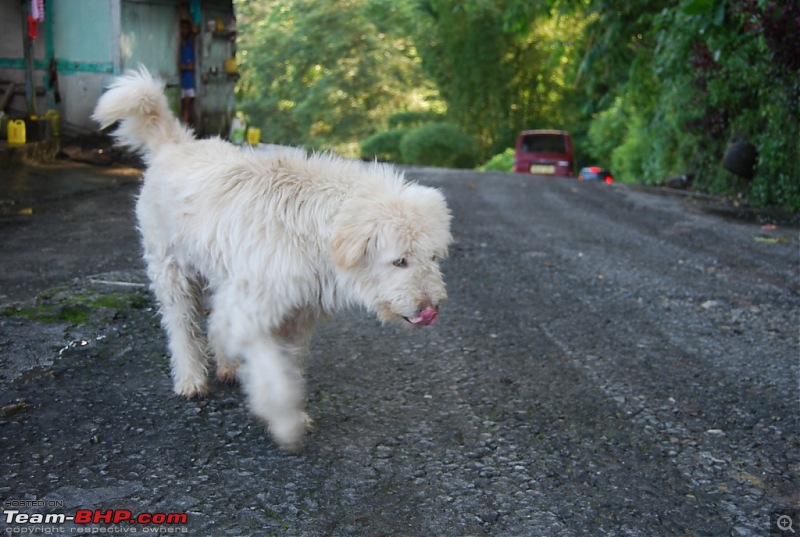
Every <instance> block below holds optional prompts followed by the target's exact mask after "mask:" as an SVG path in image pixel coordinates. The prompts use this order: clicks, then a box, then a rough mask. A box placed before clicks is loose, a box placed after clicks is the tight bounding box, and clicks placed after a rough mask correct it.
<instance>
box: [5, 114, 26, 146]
mask: <svg viewBox="0 0 800 537" xmlns="http://www.w3.org/2000/svg"><path fill="white" fill-rule="evenodd" d="M8 143H9V144H24V143H25V120H24V119H12V120H10V121H9V122H8Z"/></svg>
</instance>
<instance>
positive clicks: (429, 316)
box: [409, 308, 439, 326]
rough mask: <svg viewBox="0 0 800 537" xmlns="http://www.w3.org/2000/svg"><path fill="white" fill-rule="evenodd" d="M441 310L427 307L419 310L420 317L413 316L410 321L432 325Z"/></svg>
mask: <svg viewBox="0 0 800 537" xmlns="http://www.w3.org/2000/svg"><path fill="white" fill-rule="evenodd" d="M438 315H439V312H438V311H437V310H435V309H433V308H425V309H424V310H422V311H421V312H419V317H411V318H410V319H409V321H411V322H412V323H414V324H422V325H426V326H427V325H431V324H433V323H435V322H436V317H437V316H438Z"/></svg>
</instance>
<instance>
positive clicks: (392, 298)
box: [94, 68, 451, 449]
mask: <svg viewBox="0 0 800 537" xmlns="http://www.w3.org/2000/svg"><path fill="white" fill-rule="evenodd" d="M94 118H95V119H96V120H97V121H98V122H99V123H100V124H101V125H102V126H103V127H108V126H110V125H112V124H114V123H116V122H119V126H118V128H117V130H116V132H115V136H116V138H117V140H118V142H119V143H120V144H121V145H124V146H127V147H129V148H132V149H135V150H137V151H139V152H141V153H142V154H143V156H144V158H145V162H146V163H147V170H146V172H145V177H144V185H143V187H142V191H141V195H140V196H139V199H138V202H137V206H136V213H137V217H138V221H139V227H140V231H141V234H142V242H143V246H144V258H145V260H146V263H147V271H148V275H149V277H150V280H151V282H152V288H153V291H154V292H155V294H156V297H157V299H158V301H159V304H160V309H161V316H162V324H163V326H164V328H165V329H166V331H167V334H168V336H169V348H170V352H171V368H172V376H173V380H174V385H175V391H176V393H178V394H179V395H182V396H186V397H193V396H198V395H203V394H205V393H206V392H207V390H208V386H209V383H208V379H207V371H206V370H207V366H208V363H209V360H208V358H207V348H208V347H210V348H211V350H212V351H213V356H214V358H215V360H216V364H217V376H218V377H219V378H220V379H221V380H223V381H231V380H233V379H235V378H236V376H237V369H238V370H239V371H238V377H239V380H240V381H241V382H242V384H243V387H244V389H245V391H246V393H247V395H248V399H249V403H250V406H251V409H252V411H253V413H255V414H256V415H257V416H259V417H260V418H262V419H263V420H265V421H266V422H267V423H268V424H269V427H270V431H271V433H272V435H273V437H274V439H275V440H276V441H277V442H278V444H279V445H280V446H282V447H283V448H285V449H296V448H298V447H299V446H300V445H301V442H302V438H303V435H304V433H305V431H306V430H307V428H308V427H309V425H310V420H309V418H308V416H307V415H306V413H305V412H304V391H303V373H302V368H303V364H302V361H303V357H304V355H305V354H306V353H307V350H308V345H309V342H310V340H311V336H312V333H313V331H314V329H315V327H316V326H317V325H318V323H319V322H320V321H322V320H323V319H325V318H326V317H327V316H329V315H330V314H333V313H334V312H336V311H337V310H340V309H342V308H345V307H348V306H358V305H361V306H364V307H366V308H367V309H369V310H371V311H373V312H375V313H376V314H377V316H378V317H379V318H380V319H381V320H382V321H393V320H399V321H401V322H403V323H404V324H409V322H407V321H412V322H414V323H419V324H428V323H429V322H432V320H435V313H436V311H437V310H438V306H439V304H440V303H441V302H442V301H444V300H445V299H446V292H445V285H444V282H443V280H442V274H441V272H440V270H439V264H438V261H439V259H441V258H443V257H444V256H445V255H446V254H447V248H448V245H449V243H450V242H451V235H450V212H449V210H448V208H447V205H446V203H445V200H444V197H443V196H442V194H441V193H440V192H439V191H438V190H435V189H432V188H428V187H425V186H421V185H418V184H415V183H407V182H405V181H404V180H403V177H402V174H401V173H399V172H398V171H396V170H395V169H393V168H392V167H390V166H388V165H383V164H377V163H373V164H364V163H361V162H357V161H348V160H344V159H341V158H337V157H335V156H332V155H327V154H318V155H313V156H306V154H305V153H304V152H302V151H299V150H296V151H281V152H277V153H275V154H273V155H260V154H258V153H256V152H252V151H250V152H247V151H241V150H240V149H238V148H236V147H235V146H232V145H230V144H228V143H226V142H224V141H222V140H220V139H207V140H196V139H194V136H193V134H192V133H191V131H189V130H187V129H186V128H184V127H183V126H181V125H180V123H179V122H178V121H177V119H176V118H175V117H174V116H173V114H172V113H171V112H170V110H169V108H168V106H167V101H166V98H165V97H164V94H163V84H162V83H161V82H159V81H157V80H155V79H153V78H152V77H151V75H150V74H149V73H148V72H147V71H146V70H145V69H143V68H140V69H139V70H138V71H130V72H127V73H126V74H125V75H123V76H121V77H119V78H117V79H116V80H115V82H114V83H113V84H112V86H111V87H110V88H109V90H108V91H107V92H106V93H105V94H104V95H103V96H102V97H101V98H100V101H99V102H98V104H97V107H96V109H95V113H94ZM204 294H207V295H208V296H210V300H211V313H210V315H209V318H208V340H206V338H205V336H204V330H203V320H204V319H203V317H204V316H203V311H204V310H203V307H202V304H201V302H202V299H203V296H204ZM421 312H424V313H426V314H429V315H422V314H421ZM239 364H241V368H239V367H238V366H239Z"/></svg>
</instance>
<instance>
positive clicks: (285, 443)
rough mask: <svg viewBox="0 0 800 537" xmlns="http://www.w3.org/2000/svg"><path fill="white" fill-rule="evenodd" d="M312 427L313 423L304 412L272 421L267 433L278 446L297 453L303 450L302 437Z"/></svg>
mask: <svg viewBox="0 0 800 537" xmlns="http://www.w3.org/2000/svg"><path fill="white" fill-rule="evenodd" d="M313 427H314V422H313V421H312V420H311V418H310V417H309V415H308V414H306V413H305V412H297V413H293V414H292V415H289V416H286V417H282V418H281V419H278V420H273V421H272V422H270V424H269V432H270V434H271V435H272V438H273V439H274V440H275V442H276V443H277V444H278V446H279V447H280V448H281V449H282V450H284V451H288V452H290V453H298V452H299V451H301V450H302V449H303V437H304V436H305V435H306V433H308V432H310V431H311V430H312V429H313Z"/></svg>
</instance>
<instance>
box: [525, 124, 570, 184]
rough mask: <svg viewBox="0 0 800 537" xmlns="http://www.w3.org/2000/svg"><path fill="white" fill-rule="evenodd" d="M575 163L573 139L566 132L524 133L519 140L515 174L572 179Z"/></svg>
mask: <svg viewBox="0 0 800 537" xmlns="http://www.w3.org/2000/svg"><path fill="white" fill-rule="evenodd" d="M574 163H575V156H574V155H573V152H572V138H571V137H570V135H569V133H568V132H566V131H555V130H533V131H522V132H521V133H520V134H519V137H518V138H517V150H516V155H515V156H514V171H515V172H518V173H532V174H535V175H554V176H561V177H572V176H573V175H574V172H573V168H574Z"/></svg>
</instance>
